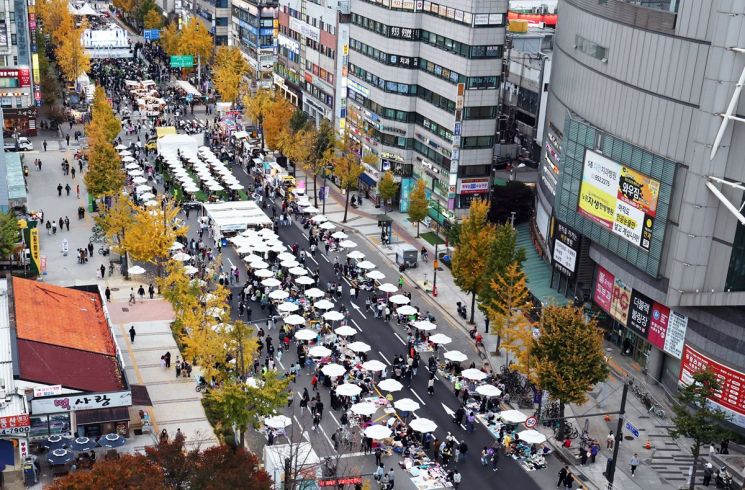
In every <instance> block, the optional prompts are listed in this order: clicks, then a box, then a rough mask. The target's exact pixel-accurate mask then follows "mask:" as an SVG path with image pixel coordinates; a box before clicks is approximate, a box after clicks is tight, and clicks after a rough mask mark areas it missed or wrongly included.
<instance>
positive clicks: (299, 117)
mask: <svg viewBox="0 0 745 490" xmlns="http://www.w3.org/2000/svg"><path fill="white" fill-rule="evenodd" d="M308 121H309V119H308V115H307V114H306V113H305V112H303V111H301V110H300V109H295V112H293V113H292V117H291V118H290V131H291V132H292V133H293V134H294V133H297V132H298V131H300V130H301V129H303V128H305V125H306V124H308Z"/></svg>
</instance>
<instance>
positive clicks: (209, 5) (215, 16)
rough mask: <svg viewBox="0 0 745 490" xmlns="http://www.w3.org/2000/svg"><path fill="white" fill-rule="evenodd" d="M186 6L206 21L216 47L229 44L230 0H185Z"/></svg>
mask: <svg viewBox="0 0 745 490" xmlns="http://www.w3.org/2000/svg"><path fill="white" fill-rule="evenodd" d="M184 6H185V8H186V9H187V11H189V12H192V13H193V14H195V15H196V16H197V17H199V18H200V19H201V20H202V21H204V23H205V25H206V26H207V27H208V28H209V30H210V34H212V36H213V37H214V41H215V45H216V46H222V45H225V44H228V34H229V32H228V31H229V28H230V0H185V1H184Z"/></svg>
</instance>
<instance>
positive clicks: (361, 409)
mask: <svg viewBox="0 0 745 490" xmlns="http://www.w3.org/2000/svg"><path fill="white" fill-rule="evenodd" d="M351 410H352V413H356V414H357V415H364V416H366V417H369V416H371V415H372V414H374V413H375V412H377V411H378V406H377V405H375V404H374V403H371V402H361V403H355V404H354V405H352V408H351Z"/></svg>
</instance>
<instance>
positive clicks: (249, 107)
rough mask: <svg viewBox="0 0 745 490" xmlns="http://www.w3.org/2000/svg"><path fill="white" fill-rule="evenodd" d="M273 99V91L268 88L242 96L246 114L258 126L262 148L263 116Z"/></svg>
mask: <svg viewBox="0 0 745 490" xmlns="http://www.w3.org/2000/svg"><path fill="white" fill-rule="evenodd" d="M273 99H274V92H272V91H270V90H259V91H257V92H256V93H254V94H247V95H246V96H244V97H243V107H245V108H246V116H247V117H248V119H249V120H251V121H252V122H254V123H256V126H258V127H259V133H260V134H261V147H262V148H264V118H265V117H266V116H267V114H268V113H269V109H270V108H271V105H272V100H273Z"/></svg>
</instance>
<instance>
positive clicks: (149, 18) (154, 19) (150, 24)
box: [142, 8, 163, 29]
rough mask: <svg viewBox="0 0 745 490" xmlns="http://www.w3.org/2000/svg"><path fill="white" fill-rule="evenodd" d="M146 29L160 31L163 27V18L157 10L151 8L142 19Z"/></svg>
mask: <svg viewBox="0 0 745 490" xmlns="http://www.w3.org/2000/svg"><path fill="white" fill-rule="evenodd" d="M142 22H143V24H144V25H145V29H160V28H161V27H163V16H162V15H161V13H160V12H158V9H157V8H151V9H150V10H148V11H147V12H146V13H145V16H144V17H143V19H142Z"/></svg>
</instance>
